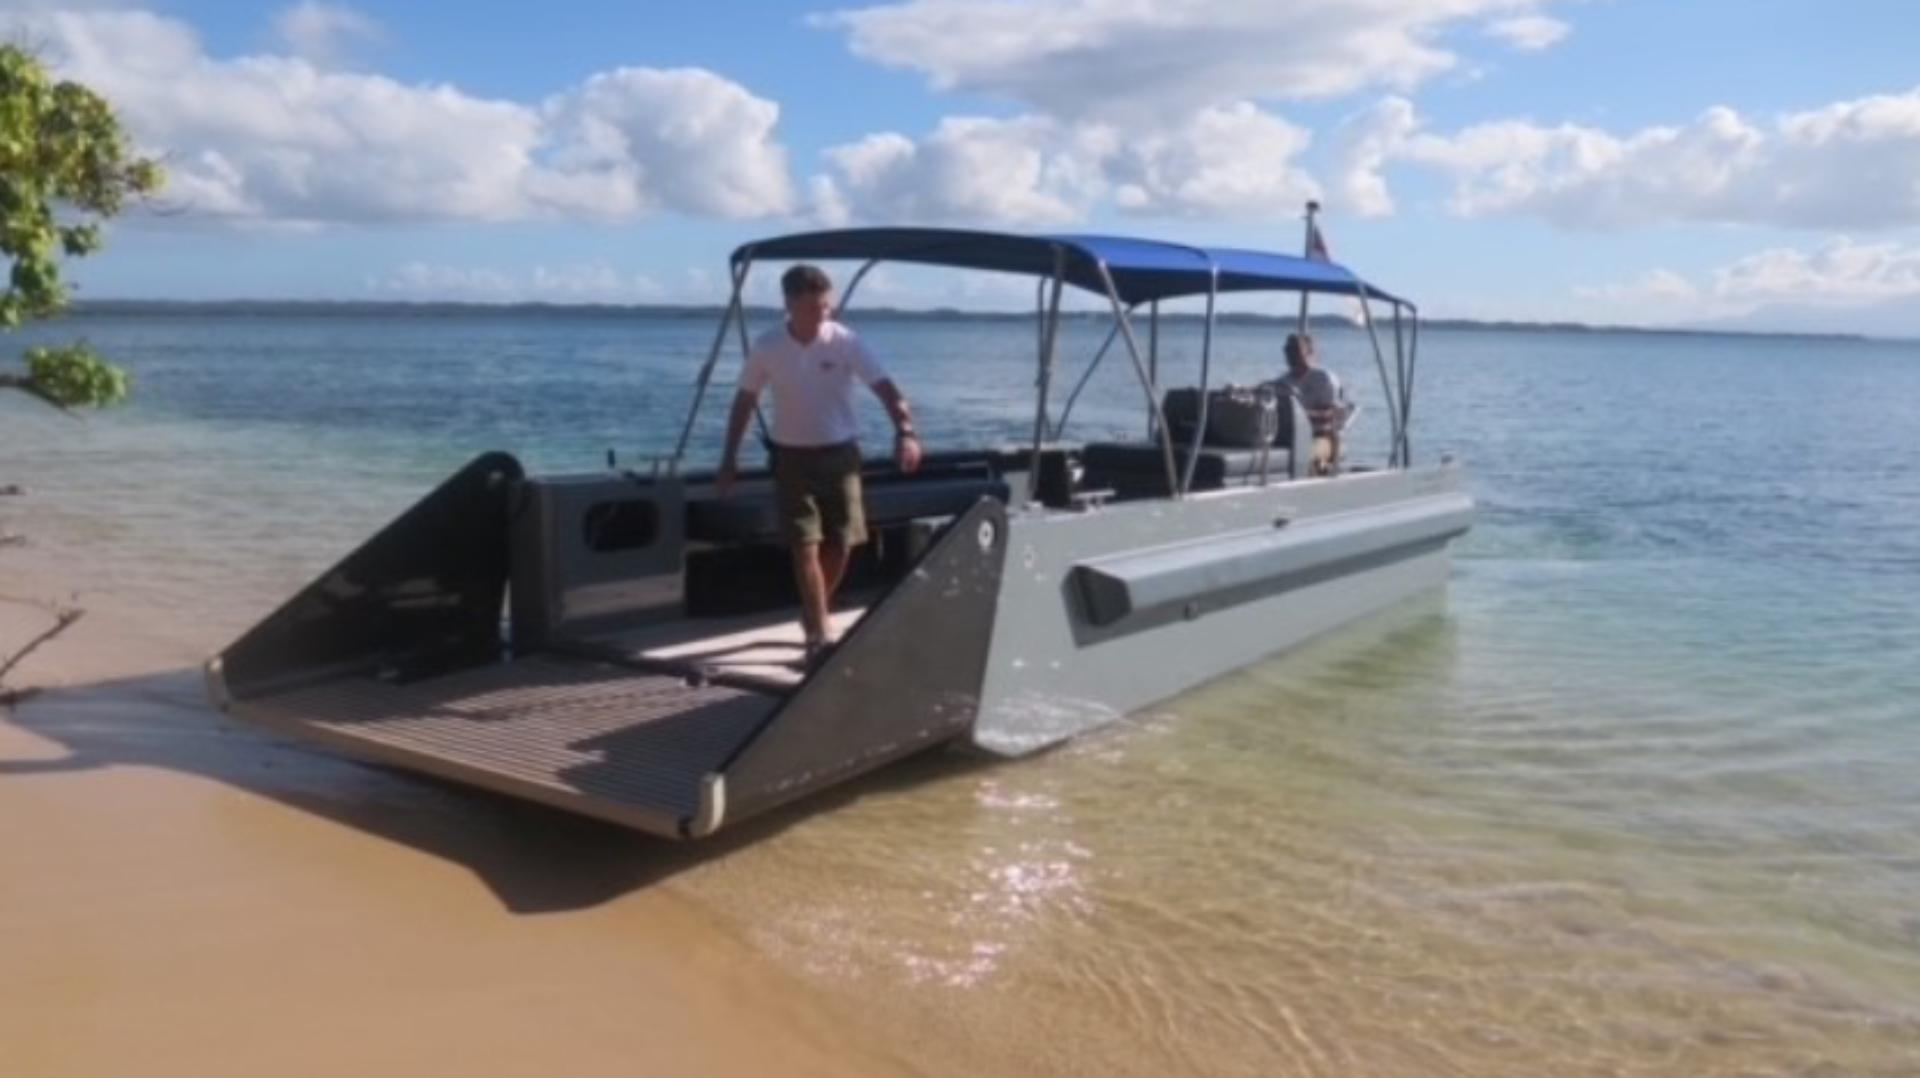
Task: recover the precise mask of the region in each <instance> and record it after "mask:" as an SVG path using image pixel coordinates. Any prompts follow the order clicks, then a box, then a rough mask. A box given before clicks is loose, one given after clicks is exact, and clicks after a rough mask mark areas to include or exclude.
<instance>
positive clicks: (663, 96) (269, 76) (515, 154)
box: [14, 12, 793, 223]
mask: <svg viewBox="0 0 1920 1078" xmlns="http://www.w3.org/2000/svg"><path fill="white" fill-rule="evenodd" d="M14 26H15V28H16V29H24V30H26V31H28V32H29V33H30V34H31V36H33V37H35V38H36V39H38V40H42V41H45V42H46V43H47V44H46V52H47V56H48V59H49V61H50V63H51V65H52V66H53V67H54V68H55V69H56V70H57V71H58V72H59V73H60V74H62V75H64V76H67V77H72V78H76V79H79V80H80V81H82V82H85V83H87V84H88V85H90V86H92V87H94V88H95V89H98V90H99V91H101V92H102V93H103V94H105V95H106V96H107V97H108V98H109V99H110V100H112V101H113V102H114V103H115V105H116V106H117V107H118V109H119V110H120V113H121V116H122V119H123V120H124V121H125V124H126V126H127V128H128V129H129V131H131V132H132V134H133V135H134V137H135V139H136V140H137V141H138V143H139V144H140V145H141V146H142V147H143V148H145V149H146V150H148V151H149V152H161V153H164V155H165V160H166V163H167V166H168V170H169V186H168V192H167V195H166V201H167V203H168V204H170V205H173V206H176V207H178V208H179V210H180V211H181V213H182V215H183V216H186V217H188V218H202V217H207V218H222V219H234V220H240V221H248V222H268V223H284V222H305V223H331V222H372V221H391V220H408V221H423V220H424V221H430V220H469V221H502V220H517V219H525V218H530V217H553V216H567V217H583V218H594V219H612V220H622V219H630V218H632V217H634V216H636V215H638V214H641V213H645V212H650V211H656V210H664V211H672V212H680V213H689V214H703V215H717V216H724V217H750V216H758V215H771V214H779V213H784V212H787V211H788V210H789V209H790V208H791V206H792V204H793V193H792V191H791V189H790V183H789V180H788V176H787V170H786V154H785V150H784V148H783V147H782V146H781V145H780V144H779V142H778V141H777V138H776V135H775V131H774V128H775V124H776V121H777V119H778V115H779V109H778V106H777V105H775V104H774V103H772V102H770V101H767V100H764V99H761V98H758V97H755V96H754V95H752V94H751V93H749V92H748V91H747V90H745V89H744V88H742V87H740V86H739V85H737V84H735V83H732V82H730V81H728V80H726V79H724V78H721V77H720V76H718V75H714V74H712V73H710V72H706V71H700V70H696V69H677V70H669V71H659V70H651V69H643V68H623V69H620V70H617V71H612V72H605V73H602V74H598V75H594V76H592V77H589V78H588V79H586V80H585V81H584V82H582V83H581V84H579V85H578V86H575V87H573V88H572V89H569V90H566V91H563V92H561V93H559V94H556V95H554V96H553V97H551V98H550V99H548V100H547V101H545V102H542V103H540V104H538V105H530V104H523V103H519V102H515V101H507V100H499V99H491V98H485V97H479V96H476V95H473V94H469V93H466V92H464V91H462V90H460V89H459V88H457V87H453V86H449V85H444V84H408V83H402V82H399V81H397V80H395V79H391V78H387V77H384V76H380V75H374V74H362V73H349V72H339V71H330V70H326V69H324V68H322V67H319V66H317V65H315V64H314V63H312V62H310V61H308V60H306V59H302V58H299V57H291V56H277V55H255V56H241V57H235V58H230V59H223V58H215V57H213V56H210V55H209V54H208V53H207V52H206V50H205V49H204V47H203V46H202V45H201V43H200V41H199V39H198V38H197V37H196V35H195V34H194V33H193V31H192V30H191V29H190V28H189V27H188V26H186V25H185V24H184V23H181V22H179V21H177V20H173V19H168V18H163V17H160V16H156V15H153V14H150V13H145V12H98V13H76V12H61V13H55V14H51V15H46V16H27V17H24V18H22V19H16V20H15V22H14Z"/></svg>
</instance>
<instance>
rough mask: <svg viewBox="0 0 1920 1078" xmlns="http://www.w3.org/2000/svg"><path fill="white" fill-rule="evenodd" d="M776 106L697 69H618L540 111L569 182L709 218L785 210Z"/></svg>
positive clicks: (787, 200)
mask: <svg viewBox="0 0 1920 1078" xmlns="http://www.w3.org/2000/svg"><path fill="white" fill-rule="evenodd" d="M779 118H780V106H778V105H776V104H774V103H773V102H771V101H768V100H766V99H764V98H759V97H755V96H753V94H751V93H749V92H747V90H746V89H745V88H744V87H742V86H740V85H739V84H737V83H734V82H731V81H729V80H727V79H725V78H722V77H720V76H719V75H716V74H714V73H712V72H710V71H706V70H703V69H700V68H674V69H671V70H658V69H653V68H637V67H623V68H620V69H618V70H615V71H609V72H603V73H601V74H598V75H594V76H592V77H591V78H589V79H587V80H586V82H584V83H583V84H581V86H580V87H579V88H577V89H575V90H572V91H569V92H568V93H566V94H563V95H560V96H559V97H556V98H554V99H553V100H551V101H550V102H548V104H547V108H546V117H545V119H546V122H547V125H548V127H549V129H550V133H551V134H552V135H553V136H554V137H555V138H556V139H557V140H558V141H559V142H560V144H561V149H560V151H559V152H558V153H557V154H556V155H555V158H554V160H555V162H556V163H557V164H559V165H560V166H561V167H562V169H563V170H564V171H565V172H566V173H568V174H569V178H572V177H578V176H586V177H594V178H600V179H612V180H614V181H615V182H616V183H617V185H619V186H621V187H626V188H628V189H631V190H634V191H637V192H643V193H644V194H645V196H646V197H647V198H648V199H649V200H657V201H658V202H659V203H661V204H663V205H665V206H669V207H672V208H674V209H679V210H682V211H686V212H692V213H700V214H709V215H712V216H716V217H757V216H763V215H766V214H775V213H785V212H787V211H788V210H790V209H791V208H792V204H793V190H792V187H791V182H790V180H789V178H788V174H787V155H786V151H785V150H784V149H783V148H782V147H781V146H780V144H779V143H778V142H777V141H776V140H775V137H774V125H775V123H776V122H777V121H778V120H779Z"/></svg>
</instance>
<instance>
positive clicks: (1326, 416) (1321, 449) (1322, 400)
mask: <svg viewBox="0 0 1920 1078" xmlns="http://www.w3.org/2000/svg"><path fill="white" fill-rule="evenodd" d="M1313 358H1314V353H1313V338H1312V337H1309V336H1308V335H1306V334H1304V333H1290V334H1288V335H1287V373H1286V374H1283V375H1281V376H1280V378H1279V380H1278V381H1277V382H1276V383H1275V384H1276V385H1277V386H1278V387H1279V388H1280V391H1281V392H1283V393H1287V394H1291V395H1292V396H1293V398H1294V399H1295V400H1298V401H1299V402H1300V407H1301V409H1302V410H1304V411H1305V412H1306V413H1307V420H1308V421H1309V422H1311V423H1312V424H1313V474H1314V475H1332V474H1333V473H1334V470H1335V469H1336V468H1337V467H1338V466H1339V463H1340V432H1341V430H1342V429H1344V428H1345V427H1346V425H1347V420H1348V418H1349V417H1351V416H1352V415H1353V410H1354V409H1353V405H1352V404H1350V403H1348V401H1347V394H1346V390H1345V389H1342V388H1341V386H1340V379H1338V378H1336V377H1334V374H1333V372H1332V371H1330V370H1327V369H1326V368H1324V367H1317V366H1315V365H1314V362H1313Z"/></svg>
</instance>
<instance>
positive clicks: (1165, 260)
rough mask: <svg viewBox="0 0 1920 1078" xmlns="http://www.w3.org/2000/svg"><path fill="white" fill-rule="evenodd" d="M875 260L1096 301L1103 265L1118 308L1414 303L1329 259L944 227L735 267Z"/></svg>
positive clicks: (768, 249)
mask: <svg viewBox="0 0 1920 1078" xmlns="http://www.w3.org/2000/svg"><path fill="white" fill-rule="evenodd" d="M768 258H778V259H841V258H845V259H863V260H864V259H879V260H881V261H884V262H917V263H921V264H923V265H929V266H954V267H957V268H961V269H982V270H999V271H1002V272H1006V273H1024V274H1028V275H1031V276H1035V277H1052V276H1053V275H1054V272H1055V269H1056V268H1058V270H1059V271H1060V273H1061V274H1062V277H1063V279H1064V280H1065V281H1066V283H1068V284H1070V285H1074V286H1075V287H1078V288H1084V289H1086V290H1087V291H1089V292H1093V293H1096V294H1098V295H1102V296H1104V295H1106V294H1107V287H1106V284H1105V282H1104V281H1103V280H1102V279H1101V276H1100V269H1101V267H1102V266H1104V267H1106V270H1107V272H1108V273H1110V274H1112V276H1113V286H1114V290H1115V291H1116V292H1117V293H1118V295H1119V297H1120V302H1122V303H1124V304H1126V305H1128V306H1133V305H1134V304H1137V303H1146V302H1148V301H1151V300H1157V299H1171V298H1174V297H1178V296H1196V295H1206V294H1207V292H1208V290H1209V288H1215V289H1217V290H1218V291H1221V292H1330V293H1334V294H1337V295H1343V296H1364V297H1367V298H1369V299H1378V300H1382V301H1384V302H1386V303H1393V304H1399V305H1401V306H1406V307H1412V306H1413V304H1411V303H1408V302H1407V301H1405V300H1402V299H1400V298H1398V297H1396V296H1394V295H1392V294H1390V293H1388V292H1385V291H1383V290H1381V289H1378V288H1375V287H1374V286H1372V285H1370V284H1368V283H1366V282H1365V281H1362V280H1361V279H1360V278H1359V277H1357V276H1355V275H1354V273H1353V271H1352V270H1349V269H1347V268H1346V267H1345V266H1342V265H1339V264H1337V263H1334V262H1323V261H1320V260H1318V259H1311V258H1300V257H1297V256H1294V255H1282V254H1272V253H1269V252H1266V251H1246V250H1240V249H1237V248H1232V247H1189V246H1187V245H1185V244H1179V243H1167V242H1164V241H1161V240H1147V239H1135V238H1132V237H1128V236H1073V235H1063V236H1021V235H1015V234H1013V233H1007V232H975V231H970V230H966V229H946V228H845V229H835V230H833V231H827V232H798V233H794V234H792V235H788V236H775V237H773V238H771V239H764V240H756V241H754V242H752V243H747V244H742V245H741V246H740V247H739V248H738V249H736V250H735V251H734V252H733V262H734V264H735V265H738V264H739V263H741V262H745V261H748V260H753V261H759V260H761V259H768Z"/></svg>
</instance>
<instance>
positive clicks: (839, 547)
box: [820, 538, 849, 609]
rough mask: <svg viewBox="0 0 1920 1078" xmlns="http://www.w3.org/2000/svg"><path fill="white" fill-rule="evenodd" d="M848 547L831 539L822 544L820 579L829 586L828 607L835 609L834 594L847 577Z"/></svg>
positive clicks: (837, 540)
mask: <svg viewBox="0 0 1920 1078" xmlns="http://www.w3.org/2000/svg"><path fill="white" fill-rule="evenodd" d="M848 554H849V551H848V550H847V545H846V544H845V543H842V542H841V541H840V540H839V539H836V538H829V539H828V540H827V541H826V542H824V543H821V544H820V578H821V579H822V580H824V581H825V582H826V585H827V607H828V608H829V609H831V608H832V607H833V594H834V592H837V591H839V590H840V582H841V581H842V580H845V579H846V577H847V556H848Z"/></svg>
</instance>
